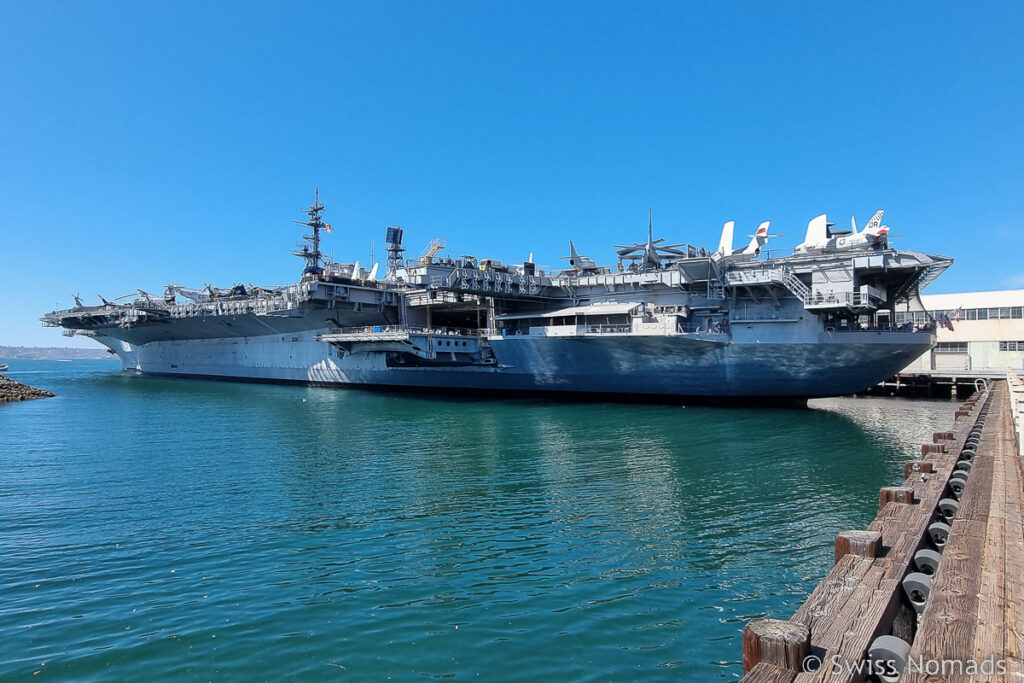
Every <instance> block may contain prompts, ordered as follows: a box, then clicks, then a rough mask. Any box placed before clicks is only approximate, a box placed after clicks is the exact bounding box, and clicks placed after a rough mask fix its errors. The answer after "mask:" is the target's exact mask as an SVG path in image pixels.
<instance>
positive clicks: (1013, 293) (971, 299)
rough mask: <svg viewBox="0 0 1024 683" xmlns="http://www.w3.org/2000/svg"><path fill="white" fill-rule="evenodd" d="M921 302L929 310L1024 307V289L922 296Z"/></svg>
mask: <svg viewBox="0 0 1024 683" xmlns="http://www.w3.org/2000/svg"><path fill="white" fill-rule="evenodd" d="M921 301H922V303H924V307H925V308H927V309H928V310H944V309H953V308H958V307H960V306H963V307H964V308H996V307H1000V306H1024V289H1000V290H994V291H989V292H961V293H959V294H922V295H921Z"/></svg>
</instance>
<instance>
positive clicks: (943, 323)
mask: <svg viewBox="0 0 1024 683" xmlns="http://www.w3.org/2000/svg"><path fill="white" fill-rule="evenodd" d="M935 322H937V323H938V324H939V327H945V328H946V329H947V330H949V331H950V332H952V331H953V323H952V322H950V320H949V318H948V317H947V316H946V314H945V313H942V314H940V315H939V317H938V318H936V319H935Z"/></svg>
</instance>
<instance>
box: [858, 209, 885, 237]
mask: <svg viewBox="0 0 1024 683" xmlns="http://www.w3.org/2000/svg"><path fill="white" fill-rule="evenodd" d="M884 214H885V210H884V209H883V210H881V211H876V212H875V215H874V216H872V217H871V220H869V221H868V224H867V225H865V226H864V233H865V234H867V235H879V234H884V233H882V232H881V230H882V216H883V215H884ZM886 232H888V231H886Z"/></svg>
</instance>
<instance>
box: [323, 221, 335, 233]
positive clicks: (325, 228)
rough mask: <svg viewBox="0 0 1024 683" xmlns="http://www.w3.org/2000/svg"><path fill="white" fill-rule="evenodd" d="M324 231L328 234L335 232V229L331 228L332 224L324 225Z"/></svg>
mask: <svg viewBox="0 0 1024 683" xmlns="http://www.w3.org/2000/svg"><path fill="white" fill-rule="evenodd" d="M324 230H326V231H327V232H334V228H332V227H331V224H330V223H324Z"/></svg>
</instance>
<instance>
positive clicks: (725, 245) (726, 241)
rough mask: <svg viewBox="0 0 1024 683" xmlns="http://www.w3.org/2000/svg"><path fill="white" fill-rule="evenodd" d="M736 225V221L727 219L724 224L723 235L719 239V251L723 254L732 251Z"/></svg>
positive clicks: (726, 254) (725, 254)
mask: <svg viewBox="0 0 1024 683" xmlns="http://www.w3.org/2000/svg"><path fill="white" fill-rule="evenodd" d="M735 227H736V221H726V223H725V225H723V226H722V237H721V239H719V240H718V252H717V253H719V254H721V255H722V256H728V255H729V254H731V253H732V233H733V229H734V228H735Z"/></svg>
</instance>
